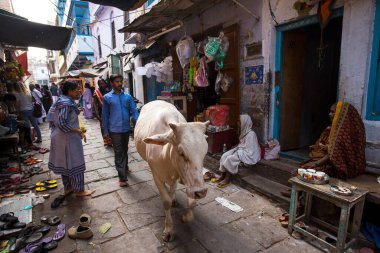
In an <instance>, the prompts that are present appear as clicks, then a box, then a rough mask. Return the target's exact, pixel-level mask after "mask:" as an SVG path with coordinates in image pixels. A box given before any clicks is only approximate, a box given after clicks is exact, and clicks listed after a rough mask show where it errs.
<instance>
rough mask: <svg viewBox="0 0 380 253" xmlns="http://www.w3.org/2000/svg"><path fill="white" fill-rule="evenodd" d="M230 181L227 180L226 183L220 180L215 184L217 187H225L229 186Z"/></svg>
mask: <svg viewBox="0 0 380 253" xmlns="http://www.w3.org/2000/svg"><path fill="white" fill-rule="evenodd" d="M230 184H231V183H230V182H228V183H223V182H220V183H218V184H217V185H216V186H217V187H218V188H221V189H222V188H226V187H227V186H229V185H230Z"/></svg>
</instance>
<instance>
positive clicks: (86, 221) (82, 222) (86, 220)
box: [79, 213, 91, 228]
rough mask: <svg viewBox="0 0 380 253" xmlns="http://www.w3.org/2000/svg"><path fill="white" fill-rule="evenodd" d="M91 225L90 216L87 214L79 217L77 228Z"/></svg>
mask: <svg viewBox="0 0 380 253" xmlns="http://www.w3.org/2000/svg"><path fill="white" fill-rule="evenodd" d="M90 225H91V216H90V215H88V214H87V213H84V214H82V215H81V216H80V218H79V226H81V227H86V228H88V227H90Z"/></svg>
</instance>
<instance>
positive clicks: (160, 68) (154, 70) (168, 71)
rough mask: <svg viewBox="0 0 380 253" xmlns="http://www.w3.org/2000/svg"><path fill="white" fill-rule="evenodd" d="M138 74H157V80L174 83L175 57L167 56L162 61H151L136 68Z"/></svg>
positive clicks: (149, 75) (148, 76)
mask: <svg viewBox="0 0 380 253" xmlns="http://www.w3.org/2000/svg"><path fill="white" fill-rule="evenodd" d="M136 71H137V74H138V75H146V77H147V78H151V77H152V76H156V78H157V79H156V80H157V82H160V83H172V82H173V58H172V57H171V56H168V57H166V58H165V59H164V60H163V61H162V62H160V63H158V62H150V63H148V64H146V65H145V66H144V67H138V68H137V69H136Z"/></svg>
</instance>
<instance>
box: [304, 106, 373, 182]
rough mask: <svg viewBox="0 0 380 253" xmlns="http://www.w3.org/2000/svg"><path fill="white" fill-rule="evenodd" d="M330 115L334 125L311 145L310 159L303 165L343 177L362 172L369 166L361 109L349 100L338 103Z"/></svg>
mask: <svg viewBox="0 0 380 253" xmlns="http://www.w3.org/2000/svg"><path fill="white" fill-rule="evenodd" d="M329 116H330V119H331V120H332V125H331V126H329V127H327V128H326V129H325V131H324V132H323V133H322V135H321V137H320V138H319V139H318V140H317V142H316V143H315V145H313V146H311V147H310V149H311V150H310V158H311V159H310V160H308V161H306V162H304V163H303V164H302V165H301V166H302V167H303V168H313V169H315V170H319V171H324V172H326V173H327V174H328V175H329V176H331V177H335V178H341V179H347V178H353V177H356V176H358V175H360V174H363V173H364V170H365V166H366V160H365V129H364V124H363V121H362V119H361V117H360V115H359V113H358V111H357V110H356V109H355V107H354V106H352V105H351V104H349V103H346V102H338V103H337V104H334V105H333V106H332V107H331V109H330V113H329Z"/></svg>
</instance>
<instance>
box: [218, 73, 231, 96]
mask: <svg viewBox="0 0 380 253" xmlns="http://www.w3.org/2000/svg"><path fill="white" fill-rule="evenodd" d="M233 81H234V80H233V79H232V77H230V76H228V75H227V74H224V75H223V78H222V80H221V82H220V88H221V89H222V91H224V92H227V91H228V90H229V89H230V87H231V85H232V83H233Z"/></svg>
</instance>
